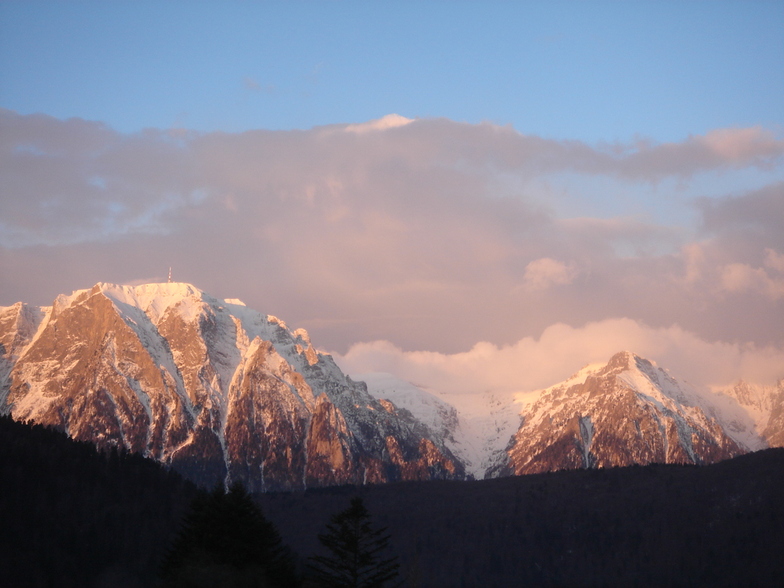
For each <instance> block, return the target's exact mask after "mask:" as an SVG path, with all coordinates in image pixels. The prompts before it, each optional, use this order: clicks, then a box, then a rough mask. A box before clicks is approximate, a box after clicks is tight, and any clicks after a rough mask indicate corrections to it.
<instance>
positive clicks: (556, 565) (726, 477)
mask: <svg viewBox="0 0 784 588" xmlns="http://www.w3.org/2000/svg"><path fill="white" fill-rule="evenodd" d="M357 492H358V493H359V494H360V495H361V496H362V497H363V498H364V500H365V504H366V505H367V508H368V510H369V511H370V512H371V513H372V514H373V516H374V520H375V521H376V522H377V523H378V524H379V525H381V526H386V527H387V528H388V531H389V533H390V534H391V535H392V541H391V547H392V550H393V551H394V552H395V553H396V554H397V555H398V556H399V558H400V563H401V573H402V575H403V577H405V578H406V584H405V585H406V586H411V587H416V586H420V587H423V586H428V587H434V588H435V587H445V586H454V587H459V586H477V587H479V586H481V587H483V588H484V587H490V586H498V587H506V586H778V585H780V582H781V578H784V557H782V553H784V449H769V450H765V451H761V452H757V453H753V454H748V455H744V456H741V457H738V458H735V459H732V460H728V461H725V462H721V463H718V464H714V465H710V466H693V465H689V466H685V465H650V466H632V467H627V468H617V469H605V470H577V471H562V472H556V473H549V474H534V475H528V476H519V477H509V478H502V479H495V480H483V481H476V482H446V481H432V482H427V483H400V484H393V485H387V486H374V487H365V488H361V489H357V488H349V487H344V488H332V489H329V488H325V489H319V490H309V491H307V492H304V493H294V494H283V493H280V494H270V495H264V496H262V497H261V502H262V506H263V510H264V512H265V513H267V516H268V517H269V518H270V519H271V520H272V521H273V522H274V523H275V524H276V525H277V526H278V528H279V529H280V532H281V535H282V536H283V539H284V541H286V542H287V543H288V544H289V545H290V546H291V547H292V548H294V549H295V550H297V551H298V552H299V553H300V555H301V556H303V557H307V556H309V555H311V554H312V553H317V552H319V545H318V542H317V540H316V536H315V533H314V530H315V529H318V528H320V527H321V526H322V525H323V524H324V523H325V522H326V521H327V520H328V518H329V516H330V515H331V514H333V513H335V512H337V511H339V510H340V509H342V508H345V506H346V505H347V504H348V502H349V499H350V497H351V496H353V495H355V494H356V493H357Z"/></svg>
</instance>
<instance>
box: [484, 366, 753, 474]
mask: <svg viewBox="0 0 784 588" xmlns="http://www.w3.org/2000/svg"><path fill="white" fill-rule="evenodd" d="M521 417H522V425H521V427H520V429H519V430H518V431H517V433H515V435H514V436H513V438H512V440H511V442H510V444H509V446H508V447H507V449H506V456H507V457H506V463H505V464H501V465H500V466H497V467H496V468H494V469H493V470H492V471H490V472H488V473H489V474H490V475H503V474H508V473H514V474H524V473H535V472H543V471H552V470H557V469H569V468H596V467H611V466H624V465H632V464H646V463H709V462H713V461H719V460H721V459H726V458H729V457H734V456H735V455H739V454H741V453H745V452H746V451H747V450H748V448H747V447H745V446H742V445H741V444H739V443H738V442H737V441H736V440H735V439H733V438H732V437H731V436H730V435H729V434H727V432H725V430H724V429H723V428H722V426H721V424H720V422H719V420H718V419H717V418H716V417H715V416H714V414H713V411H712V410H711V407H709V406H707V405H706V403H705V402H704V401H703V400H702V399H700V398H699V396H698V395H697V394H696V392H695V391H694V390H692V389H691V387H689V386H688V385H687V384H685V383H682V382H679V381H677V380H676V379H675V378H673V377H672V376H670V374H669V373H667V372H666V371H665V370H663V369H661V368H659V367H657V366H656V365H655V364H653V363H652V362H651V361H648V360H646V359H644V358H641V357H639V356H637V355H635V354H634V353H631V352H628V351H623V352H621V353H617V354H615V355H614V356H613V357H611V358H610V360H609V361H608V362H607V364H605V365H604V366H598V367H597V366H591V367H590V368H586V369H584V370H581V372H579V373H578V374H576V375H575V376H573V377H571V378H569V379H568V380H566V381H564V382H562V383H560V384H557V385H555V386H552V387H550V388H548V389H546V390H544V391H542V393H541V394H540V396H539V397H538V398H537V400H535V401H534V402H532V403H530V404H528V405H526V406H525V407H524V408H523V410H522V412H521Z"/></svg>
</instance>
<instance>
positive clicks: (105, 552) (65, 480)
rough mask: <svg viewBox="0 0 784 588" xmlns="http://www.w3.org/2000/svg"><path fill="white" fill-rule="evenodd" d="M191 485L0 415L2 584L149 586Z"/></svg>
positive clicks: (146, 464) (142, 462)
mask: <svg viewBox="0 0 784 588" xmlns="http://www.w3.org/2000/svg"><path fill="white" fill-rule="evenodd" d="M196 493H197V490H196V487H195V486H194V485H193V484H191V483H189V482H185V481H184V480H183V479H182V478H181V477H180V476H179V475H177V474H175V473H171V472H167V471H166V470H165V469H164V468H162V467H160V466H159V465H158V464H156V463H154V462H152V461H150V460H147V459H144V458H143V457H140V456H138V455H131V454H118V453H116V452H112V453H98V452H97V451H96V449H95V447H94V446H93V445H92V444H91V443H80V442H76V441H72V440H71V439H69V438H68V437H66V435H65V434H63V433H59V432H57V431H54V430H51V429H47V428H44V427H42V426H40V425H39V426H28V425H25V424H23V423H18V422H15V421H13V420H12V419H11V418H10V417H0V513H1V516H2V524H0V585H3V586H9V587H14V588H17V587H19V588H21V587H25V586H57V587H58V588H60V587H63V588H66V587H69V586H74V587H79V588H84V587H88V586H100V587H104V586H105V587H107V588H109V587H113V588H124V587H129V588H130V587H137V586H138V587H142V586H145V587H146V586H150V585H152V583H153V582H154V581H155V577H156V574H157V572H158V566H159V564H160V560H161V556H162V554H163V552H164V551H165V550H166V549H167V547H168V545H169V543H170V542H171V540H172V538H173V536H174V534H175V533H176V531H177V527H178V525H179V524H180V519H181V517H182V515H183V513H184V512H185V511H186V510H187V508H188V505H189V504H190V502H191V500H192V499H193V498H194V497H195V496H196Z"/></svg>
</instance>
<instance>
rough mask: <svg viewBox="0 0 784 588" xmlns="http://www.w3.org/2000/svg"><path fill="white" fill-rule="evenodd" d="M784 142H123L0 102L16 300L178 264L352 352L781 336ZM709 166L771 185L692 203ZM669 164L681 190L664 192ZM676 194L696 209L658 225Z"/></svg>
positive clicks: (311, 135)
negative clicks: (642, 333)
mask: <svg viewBox="0 0 784 588" xmlns="http://www.w3.org/2000/svg"><path fill="white" fill-rule="evenodd" d="M780 143H781V142H780V141H779V140H778V139H776V138H775V137H773V135H771V134H770V133H769V132H768V131H764V130H760V129H751V130H749V131H742V130H737V129H730V130H727V131H723V130H717V131H713V132H711V133H707V134H706V135H704V136H702V137H691V138H687V139H686V140H684V141H682V142H679V143H672V144H664V145H653V144H647V143H644V142H640V143H635V144H633V145H620V146H612V147H606V146H605V147H602V146H590V145H587V144H585V143H581V142H578V141H553V140H549V139H545V138H541V137H535V136H529V135H524V134H521V133H519V132H517V131H515V130H514V129H512V128H511V127H500V126H498V125H493V124H489V123H483V124H478V125H471V124H465V123H457V122H454V121H450V120H446V119H415V120H409V119H405V118H403V117H398V116H394V115H390V116H388V117H384V118H382V119H379V120H377V121H371V122H369V123H361V124H358V125H347V124H341V125H331V126H328V127H318V128H314V129H310V130H304V131H301V130H298V131H268V130H254V131H248V132H244V133H218V132H215V133H195V132H189V131H178V132H171V131H167V130H155V129H151V130H147V131H144V132H141V133H135V134H130V135H128V134H123V133H118V132H116V131H114V130H112V129H110V128H108V127H106V126H105V125H102V124H100V123H97V122H92V121H84V120H80V119H71V120H66V121H62V120H58V119H54V118H52V117H47V116H43V115H33V116H22V115H19V114H16V113H13V112H11V111H7V110H0V177H2V178H3V182H0V277H2V279H0V304H12V303H14V302H16V301H17V300H26V301H29V302H32V303H37V304H48V303H51V300H52V299H53V298H54V297H55V296H56V295H57V294H59V293H61V292H66V291H70V290H73V289H76V288H84V287H89V286H90V285H91V284H94V283H96V282H98V281H103V282H118V283H128V282H131V281H133V280H138V279H141V278H144V277H145V276H155V275H159V276H162V275H166V271H167V270H168V267H169V266H173V268H174V274H175V276H176V279H178V280H183V281H190V282H193V283H194V284H196V285H197V286H198V287H201V288H203V289H205V290H207V291H208V292H210V293H211V294H214V295H216V296H220V297H226V298H241V299H242V300H244V301H245V302H246V303H247V304H248V305H249V306H250V307H252V308H256V309H258V310H260V311H262V312H268V313H270V314H275V315H277V316H281V317H282V318H284V319H285V320H286V321H287V323H288V324H291V325H293V326H297V327H304V328H307V329H309V330H310V331H311V334H312V337H313V341H314V342H315V343H316V345H319V346H321V347H324V348H330V349H336V350H338V351H343V352H345V351H346V350H347V349H348V348H349V346H350V345H351V344H353V343H356V342H358V341H375V340H388V341H391V342H393V343H394V345H396V346H398V347H400V348H401V349H407V350H411V349H430V350H434V351H437V352H440V353H444V354H454V353H457V352H465V350H468V349H472V348H473V346H474V345H475V344H476V343H477V341H488V342H491V343H492V344H493V345H497V346H499V348H503V347H504V346H509V345H514V344H515V343H516V342H518V341H521V340H525V338H527V337H538V336H539V335H540V334H541V333H543V332H545V331H546V330H548V329H549V328H550V327H551V326H552V325H555V324H564V325H572V326H579V325H586V324H588V323H596V322H601V321H604V320H608V319H610V318H613V317H619V316H622V317H629V319H630V320H633V321H640V322H641V323H644V324H647V325H650V327H651V328H653V329H657V328H669V327H670V326H672V325H679V326H680V328H682V329H684V330H685V331H686V332H690V333H694V334H695V336H697V337H700V338H701V339H702V340H705V341H728V342H736V341H749V342H753V343H754V344H756V345H758V346H761V347H764V346H765V345H770V344H779V343H780V342H781V341H782V333H784V309H782V306H781V305H782V297H781V296H779V295H778V294H776V292H778V290H776V288H778V286H777V284H778V283H779V282H778V281H779V280H781V279H782V276H781V273H780V270H779V269H778V268H779V267H780V264H781V263H782V262H781V257H780V256H781V252H783V251H784V228H783V227H782V218H784V209H782V208H781V206H782V202H784V198H783V197H782V196H784V192H782V190H783V189H784V183H782V182H781V176H782V172H784V169H782V165H781V158H780V156H779V155H778V154H779V153H780ZM770 166H773V167H772V168H771V167H770ZM736 169H738V170H740V171H739V172H737V174H736V172H735V171H733V170H736ZM696 173H700V174H709V175H710V174H712V175H711V177H712V178H714V179H715V180H716V181H717V182H719V181H721V182H723V181H724V180H725V179H727V178H731V179H734V180H736V184H735V185H736V186H737V184H738V182H740V183H741V184H742V181H744V178H747V177H748V176H749V175H751V176H753V177H754V179H755V182H756V183H755V184H754V186H753V189H752V188H749V189H747V190H745V191H744V190H737V189H735V190H734V191H733V192H732V193H727V194H720V195H719V196H717V197H712V198H711V199H707V198H705V199H696V200H695V199H694V195H695V194H694V192H693V191H691V188H690V183H689V179H688V177H689V174H696ZM733 174H736V175H733ZM562 175H568V176H569V178H570V182H568V183H563V184H557V180H558V179H559V178H560V177H561V176H562ZM588 176H590V177H592V178H598V179H599V180H601V181H600V182H598V181H597V182H594V183H592V184H590V185H586V184H582V183H581V178H585V177H588ZM661 178H665V179H667V180H668V181H670V180H672V179H673V178H686V179H684V180H683V182H684V185H685V186H686V188H683V189H680V188H679V189H678V190H675V191H672V192H670V191H666V190H665V189H664V188H662V189H660V192H656V191H652V189H651V188H650V185H649V184H650V182H651V181H656V180H657V179H661ZM677 181H680V179H679V180H677ZM555 185H559V186H561V187H560V188H558V189H555V188H553V186H555ZM760 185H762V186H763V187H759V186H760ZM548 186H550V188H551V189H548ZM597 186H599V187H600V188H601V187H603V186H609V188H610V189H609V191H608V194H609V195H610V196H607V195H604V194H602V193H598V194H591V193H592V192H594V191H597V190H598V191H599V192H601V190H599V189H598V188H596V187H597ZM641 193H644V194H645V199H640V194H641ZM575 202H581V203H582V204H583V206H581V210H580V212H579V214H577V213H570V206H571V205H573V204H574V203H575ZM662 202H664V203H667V202H669V203H670V204H669V205H670V206H671V207H672V208H673V209H674V210H677V211H679V212H681V213H682V218H681V217H677V219H676V221H673V222H670V223H663V222H662V221H661V220H656V219H657V216H656V214H655V211H656V209H657V208H658V207H659V205H660V203H662ZM771 252H772V253H771ZM734 264H739V267H741V269H737V268H736V267H735V265H734ZM727 268H730V269H727ZM733 268H735V269H733ZM727 272H729V273H727ZM732 272H735V274H733V273H732ZM725 274H726V275H725ZM765 276H766V277H767V280H769V282H766V281H765V279H764V278H765ZM771 284H772V285H771ZM760 292H762V293H763V295H760ZM774 294H775V295H774ZM621 347H628V346H627V345H622V346H621ZM612 351H615V350H612ZM608 352H611V351H608ZM477 369H478V368H477Z"/></svg>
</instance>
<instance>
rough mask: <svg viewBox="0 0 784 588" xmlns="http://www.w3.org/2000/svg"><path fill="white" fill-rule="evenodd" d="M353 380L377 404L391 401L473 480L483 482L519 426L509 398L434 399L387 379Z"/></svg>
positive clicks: (411, 386)
mask: <svg viewBox="0 0 784 588" xmlns="http://www.w3.org/2000/svg"><path fill="white" fill-rule="evenodd" d="M355 377H356V378H358V379H360V380H362V381H364V382H366V383H367V387H368V391H369V392H370V393H371V394H372V395H373V396H374V397H376V398H377V399H379V400H382V399H386V400H390V401H392V402H393V403H394V404H395V406H397V407H400V408H401V409H405V410H408V411H409V412H410V413H411V414H412V415H413V416H414V417H415V418H417V419H419V420H420V421H422V422H423V423H425V424H426V425H427V426H428V427H429V428H430V429H431V430H432V431H436V432H438V433H439V435H440V436H441V438H442V439H443V440H444V443H445V445H446V446H447V447H448V448H449V449H450V450H451V451H452V453H453V454H454V455H455V456H457V457H458V458H459V459H460V460H461V461H462V462H463V463H464V464H465V469H466V473H467V474H468V475H469V476H470V477H472V478H477V479H481V478H483V477H484V475H485V471H487V469H488V468H489V467H490V465H491V464H492V463H493V461H492V460H493V459H494V458H495V457H496V456H497V454H498V453H499V452H500V451H503V449H504V448H505V447H506V446H507V444H508V443H509V439H510V437H511V436H512V435H513V434H514V433H515V432H516V431H517V429H518V427H519V426H520V415H519V411H520V406H519V404H517V403H515V402H513V399H512V397H511V396H510V397H508V398H505V397H498V396H497V395H494V394H476V395H458V394H441V395H439V394H437V393H435V392H430V391H427V390H423V389H422V388H421V387H419V386H416V385H414V384H411V383H410V382H405V381H403V380H400V379H399V378H396V377H395V376H394V375H392V374H386V373H367V374H357V375H355Z"/></svg>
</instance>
